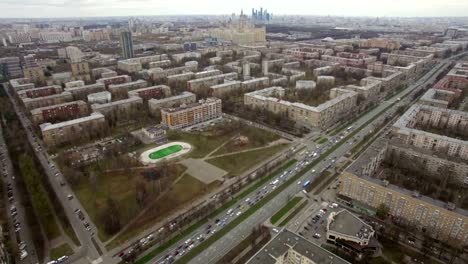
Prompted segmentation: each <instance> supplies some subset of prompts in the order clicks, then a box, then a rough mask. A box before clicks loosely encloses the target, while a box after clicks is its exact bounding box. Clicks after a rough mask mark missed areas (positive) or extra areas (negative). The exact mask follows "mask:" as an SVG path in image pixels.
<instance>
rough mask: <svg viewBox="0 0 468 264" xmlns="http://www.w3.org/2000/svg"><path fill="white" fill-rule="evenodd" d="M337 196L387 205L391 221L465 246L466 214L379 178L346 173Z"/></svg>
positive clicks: (466, 238)
mask: <svg viewBox="0 0 468 264" xmlns="http://www.w3.org/2000/svg"><path fill="white" fill-rule="evenodd" d="M340 180H341V182H342V183H341V185H340V187H339V190H338V193H339V195H342V196H344V197H346V198H348V199H351V200H353V201H357V202H359V203H363V204H365V205H367V206H370V207H372V208H378V207H379V206H380V205H381V204H384V205H386V206H388V208H389V209H390V212H389V213H390V215H392V216H393V217H394V218H397V219H400V220H402V221H406V222H407V223H409V224H413V225H415V226H416V227H417V228H418V229H420V230H422V229H425V230H429V231H430V232H428V233H427V234H429V235H431V236H432V237H434V238H436V239H438V240H441V241H449V240H450V241H452V242H454V243H457V242H456V241H459V242H460V243H463V244H465V245H466V244H467V243H468V211H466V210H463V209H460V208H453V207H452V206H451V205H449V204H446V203H443V202H441V201H438V200H434V199H431V198H429V197H426V196H420V195H415V193H414V192H412V191H410V190H407V189H403V188H400V187H398V186H395V185H392V184H389V183H388V182H386V181H382V180H380V179H376V178H371V177H367V176H357V175H355V174H353V173H350V172H347V171H346V172H343V173H342V174H341V175H340Z"/></svg>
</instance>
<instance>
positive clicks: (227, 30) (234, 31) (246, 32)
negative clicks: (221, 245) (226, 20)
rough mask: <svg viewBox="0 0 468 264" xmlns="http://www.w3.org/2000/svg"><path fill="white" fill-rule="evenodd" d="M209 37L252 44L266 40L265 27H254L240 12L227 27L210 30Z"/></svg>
mask: <svg viewBox="0 0 468 264" xmlns="http://www.w3.org/2000/svg"><path fill="white" fill-rule="evenodd" d="M210 35H211V37H215V38H218V39H221V40H224V41H232V43H234V44H253V43H258V42H260V43H263V42H265V41H266V29H265V27H260V28H256V27H255V25H254V24H252V23H251V22H250V21H249V18H248V17H247V16H246V15H244V14H241V15H240V17H239V19H238V20H235V21H233V22H231V24H229V25H228V26H227V27H224V28H216V29H212V30H210Z"/></svg>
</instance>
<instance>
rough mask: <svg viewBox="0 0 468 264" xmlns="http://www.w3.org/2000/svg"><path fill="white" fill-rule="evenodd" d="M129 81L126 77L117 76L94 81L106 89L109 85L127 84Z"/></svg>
mask: <svg viewBox="0 0 468 264" xmlns="http://www.w3.org/2000/svg"><path fill="white" fill-rule="evenodd" d="M131 81H132V79H131V78H130V76H128V75H118V76H113V77H107V78H101V79H98V80H96V83H102V84H104V85H105V86H106V87H109V85H115V84H122V83H128V82H131Z"/></svg>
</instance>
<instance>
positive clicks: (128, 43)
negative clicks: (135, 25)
mask: <svg viewBox="0 0 468 264" xmlns="http://www.w3.org/2000/svg"><path fill="white" fill-rule="evenodd" d="M120 47H121V48H122V57H123V58H125V59H128V58H133V57H134V54H133V39H132V32H130V31H124V32H122V33H120Z"/></svg>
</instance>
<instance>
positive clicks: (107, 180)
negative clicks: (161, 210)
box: [74, 165, 185, 241]
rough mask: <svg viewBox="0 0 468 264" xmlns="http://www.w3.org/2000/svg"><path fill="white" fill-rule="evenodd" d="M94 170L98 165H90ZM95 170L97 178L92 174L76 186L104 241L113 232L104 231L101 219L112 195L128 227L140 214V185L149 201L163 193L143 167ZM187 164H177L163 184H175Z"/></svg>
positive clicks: (81, 200)
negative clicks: (147, 176)
mask: <svg viewBox="0 0 468 264" xmlns="http://www.w3.org/2000/svg"><path fill="white" fill-rule="evenodd" d="M89 169H90V170H91V171H93V169H94V167H93V166H90V168H89ZM103 171H104V172H102V173H100V172H94V175H95V179H93V178H92V177H89V178H82V179H81V181H80V184H79V185H78V186H76V187H75V188H74V192H75V194H76V196H77V197H78V198H79V200H80V202H81V204H82V205H83V206H84V208H85V209H86V211H87V212H88V214H89V215H90V216H91V218H92V219H93V222H95V223H96V225H97V226H98V228H99V236H100V237H101V239H103V240H104V241H105V240H107V239H108V238H109V237H110V235H111V234H107V233H105V232H104V231H103V226H102V224H101V221H99V219H98V215H99V213H100V211H101V210H102V209H103V208H104V207H105V205H106V201H107V199H108V198H112V199H114V200H115V201H116V202H117V204H118V206H119V209H120V211H121V212H123V213H122V215H121V224H122V226H124V225H125V224H126V223H128V222H129V221H130V220H132V219H133V217H134V216H135V215H137V214H138V213H139V212H140V211H141V209H142V207H141V206H140V205H138V203H137V199H136V186H137V184H143V185H144V186H145V189H146V192H147V195H148V198H147V199H146V200H147V201H150V200H151V199H154V198H155V197H157V196H158V195H159V193H160V190H159V183H160V182H159V180H158V181H149V180H147V179H145V177H144V176H143V175H142V174H141V173H142V172H143V170H142V169H136V170H111V171H108V172H105V170H103ZM184 171H185V167H184V166H182V165H176V166H174V167H173V168H172V169H171V170H169V173H168V177H165V178H164V179H161V182H162V183H161V185H162V186H166V185H169V184H171V182H172V181H174V180H175V179H176V178H177V177H179V176H180V175H182V173H183V172H184Z"/></svg>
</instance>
